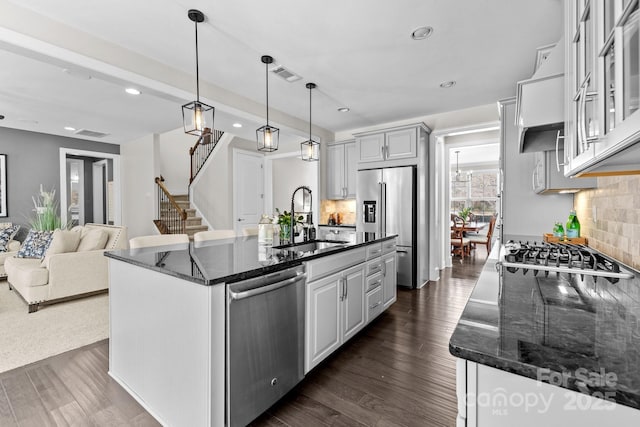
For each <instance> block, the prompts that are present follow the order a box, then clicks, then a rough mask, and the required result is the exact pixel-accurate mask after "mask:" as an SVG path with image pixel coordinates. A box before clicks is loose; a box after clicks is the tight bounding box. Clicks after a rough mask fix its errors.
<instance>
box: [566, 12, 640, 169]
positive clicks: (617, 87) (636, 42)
mask: <svg viewBox="0 0 640 427" xmlns="http://www.w3.org/2000/svg"><path fill="white" fill-rule="evenodd" d="M564 4H565V42H566V60H565V69H566V70H565V71H566V72H565V86H566V91H565V98H566V101H565V102H566V103H565V114H566V117H565V153H566V155H567V160H566V163H567V165H566V166H565V175H583V176H584V175H589V174H590V173H598V172H613V171H629V170H637V169H638V165H637V164H634V163H637V162H636V161H635V159H637V158H638V153H639V152H640V146H639V145H638V141H639V140H640V112H639V111H638V110H639V109H640V84H638V81H639V80H640V9H639V6H638V2H634V1H610V0H591V1H588V2H582V1H579V2H573V1H570V2H565V3H564ZM625 150H626V151H625ZM623 151H624V153H622V152H623ZM621 153H622V154H621ZM630 154H631V155H630ZM620 157H624V158H623V159H620ZM611 158H614V159H613V161H611ZM605 160H606V162H604V161H605ZM607 164H611V165H616V166H614V167H612V168H611V169H605V168H606V167H607V166H606V165H607ZM601 165H605V166H604V167H601Z"/></svg>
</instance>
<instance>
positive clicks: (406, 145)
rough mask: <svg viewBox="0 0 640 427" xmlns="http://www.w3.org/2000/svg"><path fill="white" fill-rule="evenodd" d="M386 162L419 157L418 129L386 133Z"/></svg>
mask: <svg viewBox="0 0 640 427" xmlns="http://www.w3.org/2000/svg"><path fill="white" fill-rule="evenodd" d="M384 138H385V149H384V151H385V160H397V159H410V158H414V157H416V156H417V155H418V148H417V142H416V141H417V136H416V129H401V130H396V131H392V132H386V133H385V135H384Z"/></svg>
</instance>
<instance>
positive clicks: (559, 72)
mask: <svg viewBox="0 0 640 427" xmlns="http://www.w3.org/2000/svg"><path fill="white" fill-rule="evenodd" d="M544 50H546V52H545V51H544ZM538 58H539V64H538V67H536V71H535V73H534V74H533V76H532V77H531V78H530V79H527V80H522V81H520V82H518V84H517V94H516V126H517V127H518V137H519V142H520V152H521V153H531V152H538V151H548V150H555V149H556V141H557V139H558V136H561V135H563V134H564V38H562V39H560V40H559V41H558V43H556V44H555V46H553V47H550V46H546V47H544V48H540V49H539V51H538ZM558 132H560V133H558Z"/></svg>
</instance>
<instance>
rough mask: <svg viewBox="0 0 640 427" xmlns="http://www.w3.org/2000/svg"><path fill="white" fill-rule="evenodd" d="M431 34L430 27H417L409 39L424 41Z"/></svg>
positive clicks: (431, 29)
mask: <svg viewBox="0 0 640 427" xmlns="http://www.w3.org/2000/svg"><path fill="white" fill-rule="evenodd" d="M431 34H433V28H432V27H418V28H416V29H415V30H413V32H412V33H411V38H412V39H414V40H424V39H426V38H427V37H429V36H431Z"/></svg>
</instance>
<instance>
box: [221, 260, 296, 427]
mask: <svg viewBox="0 0 640 427" xmlns="http://www.w3.org/2000/svg"><path fill="white" fill-rule="evenodd" d="M305 279H306V275H305V270H304V266H303V265H299V266H296V267H293V268H289V269H286V270H283V271H279V272H276V273H272V274H268V275H265V276H261V277H258V278H255V279H249V280H245V281H241V282H236V283H232V284H229V285H228V286H227V385H226V386H227V417H228V425H229V426H245V425H247V424H248V423H250V422H251V421H253V419H255V418H256V417H257V416H258V415H260V414H261V413H263V412H264V411H266V410H267V409H268V408H269V407H270V406H271V405H273V404H274V403H275V402H276V401H278V399H280V398H281V397H282V396H284V395H285V394H286V393H287V392H288V391H289V390H291V389H292V388H293V387H294V386H295V385H296V384H298V382H300V380H302V378H303V377H304V304H305Z"/></svg>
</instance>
